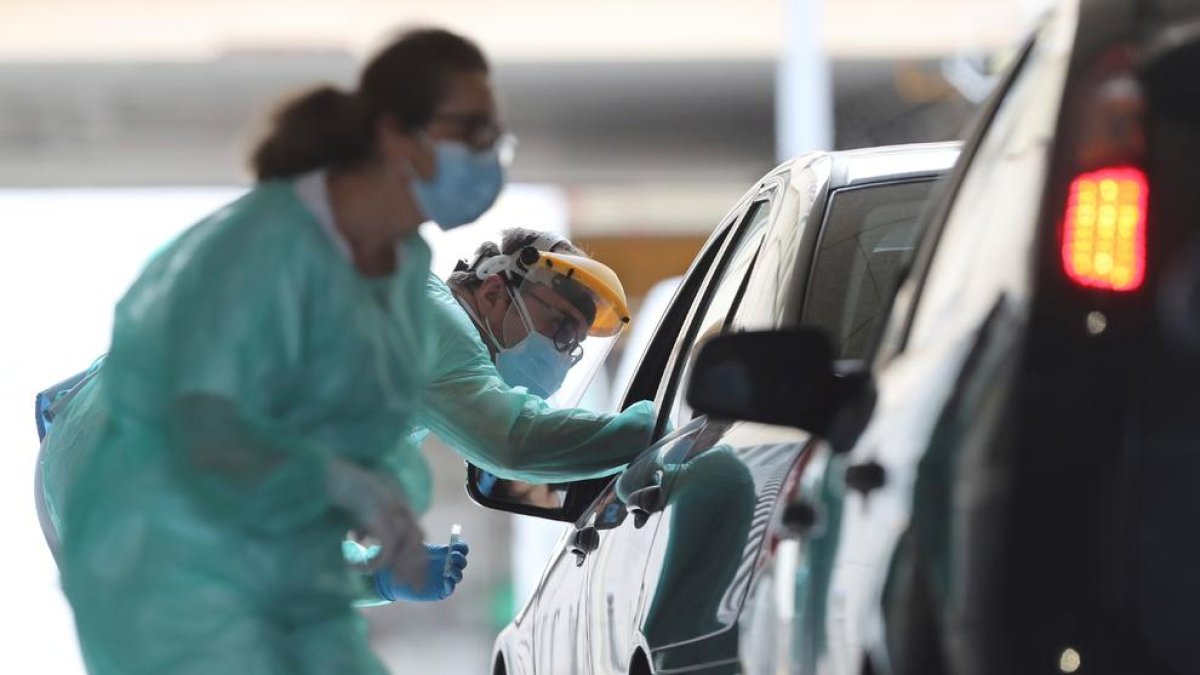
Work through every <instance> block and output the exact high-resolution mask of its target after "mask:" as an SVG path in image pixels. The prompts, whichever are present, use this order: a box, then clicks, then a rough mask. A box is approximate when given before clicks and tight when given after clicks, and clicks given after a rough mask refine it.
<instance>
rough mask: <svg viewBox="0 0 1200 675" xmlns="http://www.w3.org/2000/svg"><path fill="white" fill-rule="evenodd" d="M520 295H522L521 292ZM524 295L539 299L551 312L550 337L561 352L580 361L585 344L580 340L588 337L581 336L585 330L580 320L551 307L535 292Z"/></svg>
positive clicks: (540, 303)
mask: <svg viewBox="0 0 1200 675" xmlns="http://www.w3.org/2000/svg"><path fill="white" fill-rule="evenodd" d="M518 295H519V296H520V294H518ZM523 297H528V298H533V299H534V300H537V303H538V304H539V305H541V306H542V307H543V308H545V309H546V311H548V312H549V313H550V317H551V319H550V320H551V325H552V326H553V331H554V334H553V335H551V336H550V338H551V339H552V340H554V349H556V350H557V351H558V352H559V353H560V354H569V355H570V356H571V357H572V358H574V359H575V362H576V363H578V362H579V359H581V358H583V346H582V345H580V342H582V341H583V340H584V339H586V335H585V336H584V337H580V334H581V333H584V331H583V330H581V329H580V324H579V321H578V320H577V319H575V318H573V317H571V316H568V315H567V314H564V313H563V312H562V310H560V309H558V308H555V307H551V306H550V304H549V303H547V302H546V301H545V300H543V299H541V298H539V297H538V296H536V295H534V294H533V293H527V294H524V296H523Z"/></svg>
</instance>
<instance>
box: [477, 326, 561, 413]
mask: <svg viewBox="0 0 1200 675" xmlns="http://www.w3.org/2000/svg"><path fill="white" fill-rule="evenodd" d="M573 365H575V359H574V358H573V357H572V356H571V355H570V354H563V353H562V352H560V351H558V349H556V348H555V347H554V340H551V339H550V338H548V337H546V336H545V335H542V334H541V333H539V332H537V331H530V333H529V335H526V336H525V339H524V340H521V341H520V342H518V343H517V344H515V345H513V346H511V347H507V348H501V349H500V351H499V353H497V354H496V370H497V371H499V372H500V377H502V378H504V381H505V382H507V383H508V384H509V385H511V386H523V387H525V388H526V389H528V390H529V393H531V394H534V395H536V396H540V397H542V398H547V397H549V396H550V395H551V394H553V393H554V392H556V391H558V388H559V387H561V386H562V383H563V380H565V379H566V377H567V372H568V371H569V370H571V366H573Z"/></svg>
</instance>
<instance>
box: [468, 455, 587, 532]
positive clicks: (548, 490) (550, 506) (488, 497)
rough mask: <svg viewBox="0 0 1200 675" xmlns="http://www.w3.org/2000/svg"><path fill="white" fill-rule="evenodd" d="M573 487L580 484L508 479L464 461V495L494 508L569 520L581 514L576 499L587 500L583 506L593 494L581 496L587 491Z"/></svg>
mask: <svg viewBox="0 0 1200 675" xmlns="http://www.w3.org/2000/svg"><path fill="white" fill-rule="evenodd" d="M576 487H581V486H580V484H575V483H566V484H553V483H552V484H545V483H525V482H522V481H517V480H508V479H505V478H499V477H497V476H495V475H494V474H491V473H489V472H487V471H484V470H483V469H480V468H479V467H477V466H475V465H474V464H470V463H468V464H467V495H468V496H469V497H470V498H471V501H473V502H475V503H476V504H478V505H480V506H482V507H485V508H489V509H494V510H496V511H507V512H508V513H516V514H520V515H523V516H533V517H534V518H545V519H546V520H558V521H563V522H573V521H575V520H576V519H578V518H579V515H580V513H582V508H581V507H580V503H579V502H581V501H582V500H584V499H588V501H587V503H584V504H583V505H582V507H583V508H586V507H587V505H588V504H590V503H591V501H590V499H589V497H592V496H594V495H591V494H588V495H585V494H583V493H585V492H588V491H587V490H584V489H575V488H576Z"/></svg>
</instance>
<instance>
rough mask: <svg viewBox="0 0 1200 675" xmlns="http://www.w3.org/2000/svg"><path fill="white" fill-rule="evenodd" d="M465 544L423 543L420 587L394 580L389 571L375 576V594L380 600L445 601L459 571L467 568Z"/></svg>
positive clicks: (456, 580)
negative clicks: (422, 580)
mask: <svg viewBox="0 0 1200 675" xmlns="http://www.w3.org/2000/svg"><path fill="white" fill-rule="evenodd" d="M469 551H470V547H469V546H467V542H465V541H458V542H455V543H453V544H451V545H449V546H442V545H437V544H425V555H426V557H427V558H428V559H427V560H426V563H425V580H424V582H423V583H422V585H421V588H413V587H412V586H410V585H408V584H405V583H403V582H401V581H397V580H396V579H395V578H394V577H393V576H392V572H391V570H380V571H379V572H376V573H375V592H376V593H378V594H379V597H381V598H383V599H384V600H411V601H414V602H434V601H437V600H445V599H446V598H448V597H450V594H451V593H453V592H454V587H455V586H457V585H458V582H460V581H462V578H463V568H465V567H466V566H467V553H468V552H469Z"/></svg>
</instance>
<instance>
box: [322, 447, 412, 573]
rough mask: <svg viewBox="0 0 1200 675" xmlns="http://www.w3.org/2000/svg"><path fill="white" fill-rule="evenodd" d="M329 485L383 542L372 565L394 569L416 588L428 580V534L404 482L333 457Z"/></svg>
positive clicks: (340, 504) (364, 527) (368, 531)
mask: <svg viewBox="0 0 1200 675" xmlns="http://www.w3.org/2000/svg"><path fill="white" fill-rule="evenodd" d="M325 484H326V485H325V487H326V490H327V492H328V494H329V499H330V501H332V502H333V503H334V504H335V505H336V506H338V507H339V508H341V509H343V510H344V511H346V512H347V513H349V514H350V516H351V518H353V519H354V522H355V525H356V526H357V529H360V530H361V531H362V532H363V533H365V534H368V535H370V536H371V537H374V538H375V539H376V540H377V541H378V542H379V553H378V555H376V556H374V557H373V558H372V560H371V562H370V565H369V569H371V570H378V571H387V572H390V573H391V574H392V575H393V577H394V578H395V579H397V580H398V581H401V582H406V583H409V584H410V585H412V586H413V587H414V588H415V587H418V586H420V585H421V584H422V582H423V581H424V580H425V576H426V575H425V570H426V558H427V556H426V553H425V550H424V549H423V548H422V546H421V542H422V540H424V538H425V535H424V533H423V532H422V531H421V524H420V523H419V522H418V521H417V517H416V514H414V513H413V511H412V509H411V508H410V507H409V506H408V500H407V499H406V498H405V496H404V491H403V490H402V489H401V488H400V484H399V483H397V482H396V479H395V478H393V477H392V476H391V475H389V474H386V473H383V472H379V471H370V470H368V469H364V468H363V467H361V466H358V465H357V464H353V463H351V462H347V461H345V460H342V459H332V460H330V461H329V468H328V470H327V472H326V481H325Z"/></svg>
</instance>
